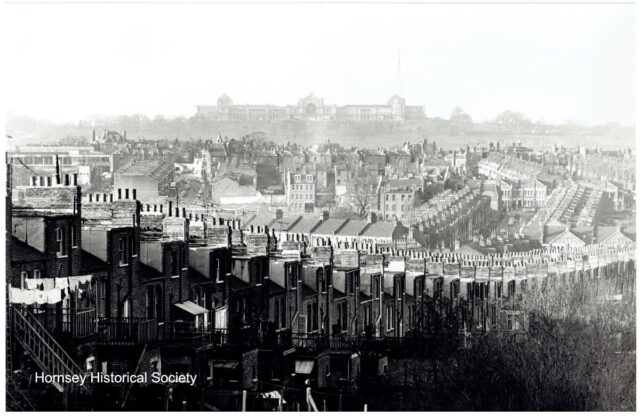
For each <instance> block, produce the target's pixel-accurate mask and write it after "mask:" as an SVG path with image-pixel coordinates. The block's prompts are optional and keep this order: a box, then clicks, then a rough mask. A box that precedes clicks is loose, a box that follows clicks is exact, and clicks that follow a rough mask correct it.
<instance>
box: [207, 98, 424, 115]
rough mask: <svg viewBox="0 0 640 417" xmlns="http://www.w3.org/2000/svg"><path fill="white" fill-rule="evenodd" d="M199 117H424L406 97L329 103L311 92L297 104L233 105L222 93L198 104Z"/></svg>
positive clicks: (417, 107)
mask: <svg viewBox="0 0 640 417" xmlns="http://www.w3.org/2000/svg"><path fill="white" fill-rule="evenodd" d="M197 116H201V117H203V118H205V119H207V120H212V121H220V122H224V121H283V120H342V121H356V122H360V121H389V122H404V121H407V120H419V119H423V118H424V117H425V113H424V109H423V107H422V106H407V105H405V100H404V98H402V97H400V96H398V95H394V96H393V97H391V98H390V99H389V101H388V102H387V104H383V105H376V104H357V105H347V106H336V105H335V104H330V105H326V104H324V99H321V98H319V97H316V96H314V95H313V94H309V95H308V96H306V97H304V98H301V99H300V100H298V104H297V105H286V106H276V105H271V104H244V105H237V104H233V101H232V100H231V98H229V97H228V96H227V95H222V96H221V97H220V98H218V102H217V105H215V106H210V105H204V106H197Z"/></svg>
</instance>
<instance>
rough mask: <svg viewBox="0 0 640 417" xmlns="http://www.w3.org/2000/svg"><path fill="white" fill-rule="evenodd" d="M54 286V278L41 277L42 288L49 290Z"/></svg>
mask: <svg viewBox="0 0 640 417" xmlns="http://www.w3.org/2000/svg"><path fill="white" fill-rule="evenodd" d="M54 287H55V278H43V279H42V290H43V291H49V290H51V289H53V288H54Z"/></svg>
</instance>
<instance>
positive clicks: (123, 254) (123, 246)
mask: <svg viewBox="0 0 640 417" xmlns="http://www.w3.org/2000/svg"><path fill="white" fill-rule="evenodd" d="M127 246H128V245H127V239H126V238H124V237H121V238H120V248H119V251H120V265H121V266H122V265H127V264H128V263H129V254H128V253H127Z"/></svg>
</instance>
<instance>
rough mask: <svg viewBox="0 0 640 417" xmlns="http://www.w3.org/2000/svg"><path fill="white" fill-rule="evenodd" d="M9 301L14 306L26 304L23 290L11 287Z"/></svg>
mask: <svg viewBox="0 0 640 417" xmlns="http://www.w3.org/2000/svg"><path fill="white" fill-rule="evenodd" d="M9 300H10V301H11V303H12V304H23V303H24V291H22V289H21V288H15V287H11V288H9Z"/></svg>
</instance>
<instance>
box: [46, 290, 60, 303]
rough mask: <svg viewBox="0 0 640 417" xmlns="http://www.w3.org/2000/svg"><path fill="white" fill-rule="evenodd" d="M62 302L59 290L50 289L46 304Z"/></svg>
mask: <svg viewBox="0 0 640 417" xmlns="http://www.w3.org/2000/svg"><path fill="white" fill-rule="evenodd" d="M60 301H62V291H61V290H59V289H55V288H54V289H52V290H49V291H47V304H57V303H59V302H60Z"/></svg>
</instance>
